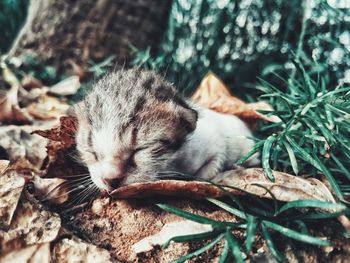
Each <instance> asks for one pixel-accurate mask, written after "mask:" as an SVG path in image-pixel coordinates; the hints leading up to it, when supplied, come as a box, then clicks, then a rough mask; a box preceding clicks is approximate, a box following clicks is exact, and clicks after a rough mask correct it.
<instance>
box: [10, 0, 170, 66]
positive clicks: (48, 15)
mask: <svg viewBox="0 0 350 263" xmlns="http://www.w3.org/2000/svg"><path fill="white" fill-rule="evenodd" d="M170 5H171V0H148V1H147V0H84V1H74V0H31V2H30V5H29V10H28V17H27V20H26V22H25V24H24V26H23V28H22V30H21V32H20V33H19V35H18V37H17V39H16V41H15V43H14V44H13V46H12V48H11V50H10V52H9V54H10V56H22V55H28V54H29V55H35V56H37V57H38V59H39V61H40V62H41V63H43V64H45V65H51V66H54V67H55V68H56V69H57V70H58V72H67V68H69V67H68V63H69V62H70V61H72V62H75V63H76V64H78V65H80V66H83V67H84V66H85V65H86V63H87V61H88V59H92V60H94V61H99V60H101V59H103V58H106V57H107V56H110V55H115V56H116V57H117V61H118V62H120V63H125V62H126V63H127V62H128V61H130V59H131V55H132V54H131V50H130V46H129V45H130V44H132V45H134V46H136V47H137V48H141V49H143V48H146V47H147V46H151V47H157V45H158V42H159V41H160V38H161V37H162V33H163V32H164V31H165V29H166V26H167V25H166V23H164V21H167V17H168V13H169V10H170Z"/></svg>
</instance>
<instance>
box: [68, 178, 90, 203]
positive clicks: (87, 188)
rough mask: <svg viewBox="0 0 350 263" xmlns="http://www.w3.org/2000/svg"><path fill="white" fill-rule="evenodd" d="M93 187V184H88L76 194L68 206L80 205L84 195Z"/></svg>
mask: <svg viewBox="0 0 350 263" xmlns="http://www.w3.org/2000/svg"><path fill="white" fill-rule="evenodd" d="M93 186H94V183H93V182H90V183H89V184H88V185H87V186H86V187H85V188H84V189H83V190H82V191H81V192H79V193H78V194H77V196H76V197H75V198H74V199H73V200H71V202H70V204H71V205H72V206H73V205H78V204H80V203H82V201H83V200H84V199H85V197H86V195H88V193H89V192H90V191H91V188H92V187H93Z"/></svg>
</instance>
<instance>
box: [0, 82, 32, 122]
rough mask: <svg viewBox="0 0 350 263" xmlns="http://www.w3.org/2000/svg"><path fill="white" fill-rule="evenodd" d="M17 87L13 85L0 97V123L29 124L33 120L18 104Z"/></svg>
mask: <svg viewBox="0 0 350 263" xmlns="http://www.w3.org/2000/svg"><path fill="white" fill-rule="evenodd" d="M18 90H19V85H13V86H12V87H11V88H10V90H8V91H6V92H4V94H2V95H1V96H0V122H3V123H16V124H29V123H32V121H33V118H32V117H31V116H30V115H29V113H28V112H27V111H26V109H21V108H20V107H19V104H18Z"/></svg>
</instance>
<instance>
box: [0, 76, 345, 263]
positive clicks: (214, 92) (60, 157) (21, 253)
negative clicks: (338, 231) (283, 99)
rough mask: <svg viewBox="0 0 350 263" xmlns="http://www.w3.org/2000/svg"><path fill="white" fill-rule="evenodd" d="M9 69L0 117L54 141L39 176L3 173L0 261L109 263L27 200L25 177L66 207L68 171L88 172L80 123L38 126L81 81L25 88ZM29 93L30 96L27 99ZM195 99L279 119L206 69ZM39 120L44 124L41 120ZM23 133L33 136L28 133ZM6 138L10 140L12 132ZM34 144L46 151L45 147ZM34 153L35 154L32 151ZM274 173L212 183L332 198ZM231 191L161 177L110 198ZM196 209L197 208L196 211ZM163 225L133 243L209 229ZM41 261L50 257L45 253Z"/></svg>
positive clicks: (228, 176)
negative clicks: (80, 150) (79, 148)
mask: <svg viewBox="0 0 350 263" xmlns="http://www.w3.org/2000/svg"><path fill="white" fill-rule="evenodd" d="M5 72H7V74H8V76H7V77H6V78H7V79H10V81H8V82H9V83H12V86H11V88H10V90H9V91H8V92H6V95H5V96H3V99H2V100H1V103H0V109H1V110H0V121H2V122H8V123H16V124H19V123H21V124H30V123H33V124H34V125H31V126H32V127H33V126H34V127H35V128H33V129H31V131H30V132H32V133H34V134H37V135H40V136H41V137H39V136H32V137H33V138H47V139H48V141H49V143H48V145H47V156H46V158H43V155H42V154H41V155H40V157H38V158H37V159H40V160H41V163H40V162H34V163H35V165H36V168H38V167H39V166H40V168H41V171H40V172H39V173H37V174H34V175H33V176H32V177H30V178H29V179H28V176H24V175H21V174H20V173H16V170H12V171H11V170H10V171H5V172H4V173H3V174H2V175H1V178H0V179H1V186H0V187H1V188H0V191H1V192H0V193H1V197H0V204H1V208H2V212H1V227H2V229H7V230H6V231H5V230H0V231H1V232H0V242H1V251H0V255H1V256H2V258H1V260H5V261H2V262H11V260H12V261H13V259H14V258H15V259H16V258H18V257H23V258H27V259H28V260H29V258H30V257H32V259H30V260H33V259H35V257H36V256H37V255H49V254H50V255H51V256H53V257H55V258H56V259H58V258H60V260H62V262H64V260H67V262H70V261H69V260H68V259H69V257H73V256H74V257H77V258H80V259H84V260H87V259H88V258H94V259H99V258H98V257H97V256H96V255H97V254H99V253H102V255H103V256H102V257H101V258H102V259H103V260H104V261H103V262H108V260H110V254H109V252H107V250H103V249H102V250H101V249H100V248H97V247H96V246H95V245H90V244H87V243H85V242H84V241H82V240H79V239H77V238H76V237H74V236H73V237H72V238H68V239H67V238H65V239H60V238H59V232H60V230H61V229H62V228H63V227H62V225H61V219H60V217H59V215H58V214H56V213H54V212H51V211H50V210H47V208H45V207H44V206H42V205H41V204H40V203H38V202H37V201H34V199H33V198H32V197H30V198H28V196H31V195H30V194H28V192H27V190H26V189H24V188H25V184H26V182H31V183H33V185H34V190H33V191H34V195H35V196H36V197H37V198H38V199H39V200H44V201H51V202H52V203H54V204H56V205H57V204H64V203H65V202H67V201H68V199H69V190H68V189H69V188H68V187H62V188H60V185H63V183H65V182H68V183H69V181H70V179H69V176H70V175H72V176H73V175H74V174H77V171H84V167H82V166H81V165H79V164H77V163H76V162H74V161H72V160H71V158H69V154H70V153H71V152H72V151H74V148H75V140H74V134H75V131H76V120H75V119H74V117H71V116H66V117H61V119H60V126H59V127H57V128H53V129H47V128H46V127H53V123H54V122H53V121H52V123H50V125H47V126H45V125H42V123H40V122H43V123H47V122H49V121H50V120H56V123H57V118H58V117H59V116H62V115H63V114H65V113H66V112H67V109H68V105H67V104H66V103H65V102H64V100H60V99H57V98H55V97H50V95H48V94H49V93H51V94H55V95H60V96H67V95H71V94H74V93H75V92H76V90H77V89H78V88H79V87H78V86H80V83H79V80H78V78H77V77H71V78H70V79H67V80H65V81H63V82H62V83H59V84H56V85H55V86H54V87H52V88H51V89H48V88H45V87H42V86H41V83H40V82H39V81H36V80H35V79H31V78H27V80H26V81H25V82H24V81H23V83H22V84H23V87H25V88H26V90H25V92H23V87H22V86H21V85H20V84H18V82H16V81H14V78H13V75H11V73H10V72H9V71H5ZM21 89H22V91H21ZM23 93H24V94H26V96H27V97H32V100H31V101H30V102H28V101H27V102H26V103H27V104H26V107H25V108H21V107H19V104H20V103H19V101H20V99H21V98H19V94H23ZM28 94H31V95H30V96H29V95H28ZM192 99H193V100H194V101H195V102H197V103H199V104H201V105H203V106H206V107H209V108H211V109H213V110H216V111H219V112H223V113H228V114H235V115H237V116H238V117H240V118H242V119H243V120H245V121H246V122H247V123H248V124H252V125H254V122H256V120H258V119H262V120H265V121H269V122H279V121H280V120H279V119H278V118H276V117H274V116H272V117H271V116H266V115H263V114H261V113H259V112H258V110H265V111H266V110H267V111H269V110H272V108H271V106H270V105H268V104H267V103H265V102H258V103H245V102H243V101H242V100H240V99H238V98H236V97H233V96H232V95H231V94H230V92H229V91H228V89H227V88H226V87H225V85H224V84H223V83H222V82H221V80H219V79H218V78H217V77H216V76H215V75H213V74H208V75H207V76H206V77H205V78H204V79H203V81H202V83H201V85H200V86H199V88H198V89H197V91H196V92H195V94H194V95H193V97H192ZM33 101H34V102H33ZM22 104H23V103H22ZM38 122H39V123H40V124H39V125H37V124H38ZM35 125H37V126H35ZM17 127H19V126H17ZM43 127H44V128H43ZM1 128H2V127H1ZM19 129H20V128H19ZM34 130H35V131H34ZM33 131H34V132H33ZM26 134H29V132H27V133H26ZM6 136H8V137H10V138H11V135H6ZM18 141H22V138H21V139H18ZM23 141H25V140H23ZM43 141H45V139H43ZM0 142H1V137H0ZM45 143H46V141H45ZM0 145H1V144H0ZM5 146H7V147H4V148H5V149H6V148H10V146H9V145H5ZM28 148H30V147H29V146H28V145H26V146H25V147H24V149H25V150H24V151H23V150H22V152H27V149H28ZM36 148H43V147H42V144H41V145H40V147H36ZM41 150H42V149H41ZM30 155H33V154H32V153H31V154H30ZM34 155H35V154H34ZM12 156H14V154H12V153H11V154H10V157H12ZM21 158H25V159H31V158H30V156H27V155H26V154H22V155H20V156H17V157H16V159H21ZM32 159H33V158H32ZM38 163H39V164H40V165H39V164H38ZM7 165H8V163H7V162H5V161H3V162H0V168H1V169H2V170H4V169H3V167H6V166H7ZM72 167H73V169H72ZM273 174H274V177H275V179H276V181H275V182H270V181H268V180H267V179H266V177H265V176H264V175H263V171H262V169H260V168H251V169H246V170H236V171H228V172H226V173H224V174H221V175H220V176H219V177H218V178H217V179H216V180H215V184H220V185H229V186H230V188H225V189H226V190H227V192H229V193H233V194H235V195H244V194H245V193H250V194H254V195H256V196H258V197H262V198H272V195H273V197H274V198H276V199H277V200H280V201H284V202H288V201H293V200H310V199H314V200H325V201H332V202H334V198H333V197H332V194H331V193H330V191H329V190H328V188H327V187H326V186H325V185H324V184H323V183H322V182H321V181H319V180H317V179H302V178H300V177H295V176H292V175H289V174H286V173H281V172H276V171H273ZM48 177H49V178H48ZM57 189H59V191H58V190H57ZM242 190H243V191H242ZM227 192H223V191H222V190H220V189H219V188H218V187H217V186H215V185H213V184H211V183H207V182H199V181H191V182H189V181H179V180H176V181H175V180H163V181H157V182H149V183H138V184H133V185H129V186H124V187H121V188H118V189H116V190H115V191H113V192H112V193H111V196H112V197H114V198H135V197H136V198H137V197H144V196H150V197H152V196H157V195H163V196H164V195H165V196H175V197H177V198H179V197H182V198H185V197H186V196H187V197H191V198H199V199H200V198H205V197H221V196H223V195H225V194H226V195H227ZM24 193H26V194H24ZM9 200H10V201H9ZM98 200H99V199H97V200H96V201H95V202H94V203H96V202H97V201H98ZM188 202H191V201H188ZM119 209H120V207H119ZM127 209H128V211H135V212H137V210H138V208H137V207H133V208H130V207H128V208H127ZM130 209H131V210H130ZM135 209H136V210H135ZM3 211H5V212H3ZM199 211H200V210H197V212H199ZM152 213H156V214H157V213H159V211H153V210H152ZM61 216H62V215H61ZM110 219H111V218H109V220H110ZM343 219H344V218H343ZM345 219H347V218H345ZM107 220H108V215H107ZM174 220H175V221H174ZM176 220H177V221H176ZM82 225H83V226H84V227H86V228H88V227H89V224H88V223H86V222H85V224H82ZM161 225H162V228H159V231H158V232H156V231H153V233H148V232H147V231H146V232H145V233H144V234H145V235H143V238H141V239H139V240H135V241H133V244H134V246H133V248H134V250H135V251H134V252H145V251H149V250H152V248H153V249H154V247H156V246H157V245H162V244H164V242H165V240H166V239H167V238H171V237H173V236H174V235H178V234H179V233H177V232H176V231H174V229H176V228H178V225H181V226H186V227H183V229H182V230H183V232H181V234H189V233H200V232H201V231H204V228H205V227H204V226H205V225H201V227H199V226H198V225H197V226H194V225H191V223H189V222H184V221H178V218H176V217H175V218H174V219H173V221H170V222H164V223H161ZM174 226H175V227H174ZM196 227H198V229H197V230H195V229H196ZM81 230H82V229H81ZM85 230H86V229H85ZM196 231H197V232H196ZM102 236H103V235H102ZM19 237H21V239H19ZM95 238H96V236H95ZM98 239H99V238H97V239H96V240H95V242H94V243H95V244H98V243H99V241H98ZM52 242H54V243H52ZM49 244H54V249H53V250H50V251H49V252H48V249H47V248H48V247H49ZM99 245H101V243H100V244H99ZM52 253H53V254H52ZM118 253H120V252H118ZM29 255H31V256H29ZM118 255H119V254H117V255H115V258H118ZM43 258H46V256H44V257H43ZM101 258H100V259H101ZM95 261H96V260H95ZM33 262H34V261H33ZM101 262H102V261H101Z"/></svg>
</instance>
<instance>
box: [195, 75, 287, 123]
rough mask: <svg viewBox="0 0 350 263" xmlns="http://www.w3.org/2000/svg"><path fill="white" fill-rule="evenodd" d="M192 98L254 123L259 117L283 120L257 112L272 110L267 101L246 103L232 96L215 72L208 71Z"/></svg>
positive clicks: (269, 119)
mask: <svg viewBox="0 0 350 263" xmlns="http://www.w3.org/2000/svg"><path fill="white" fill-rule="evenodd" d="M192 100H193V101H194V102H196V103H198V104H200V105H202V106H204V107H207V108H209V109H212V110H215V111H218V112H222V113H228V114H233V115H236V116H238V117H240V118H241V119H243V120H244V121H246V122H247V123H249V124H254V123H255V122H256V120H258V119H262V120H266V121H269V122H280V121H281V120H280V119H279V118H278V117H277V116H266V115H263V114H261V113H259V112H257V110H268V111H270V110H272V107H271V106H270V105H269V104H267V103H266V102H264V101H261V102H255V103H245V102H244V101H242V100H240V99H238V98H236V97H234V96H232V95H231V94H230V91H229V90H228V88H227V87H226V86H225V84H224V83H223V82H222V81H221V80H220V79H219V78H218V77H217V76H216V75H214V74H213V73H208V74H207V75H206V76H205V77H204V79H203V80H202V82H201V83H200V85H199V87H198V88H197V90H196V92H195V93H194V94H193V95H192Z"/></svg>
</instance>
